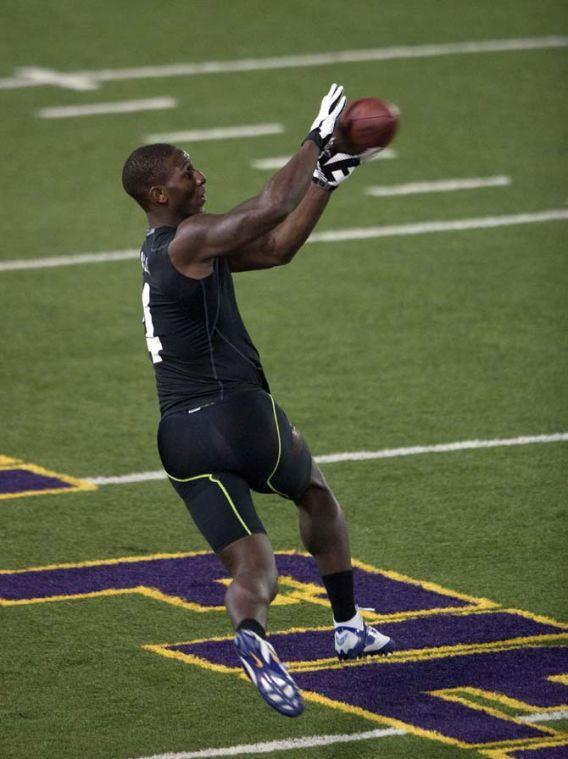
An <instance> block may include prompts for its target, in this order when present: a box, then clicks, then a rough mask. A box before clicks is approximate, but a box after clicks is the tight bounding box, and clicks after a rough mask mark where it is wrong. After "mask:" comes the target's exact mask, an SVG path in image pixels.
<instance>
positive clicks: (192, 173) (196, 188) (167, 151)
mask: <svg viewBox="0 0 568 759" xmlns="http://www.w3.org/2000/svg"><path fill="white" fill-rule="evenodd" d="M204 185H205V176H204V175H203V174H202V173H201V172H200V171H198V170H197V169H196V168H195V167H194V166H193V164H192V162H191V158H190V157H189V155H188V154H187V153H186V152H185V151H184V150H181V149H180V148H177V147H175V145H169V144H167V143H156V144H155V145H143V146H142V147H140V148H137V149H136V150H134V151H133V152H132V153H131V154H130V155H129V156H128V158H127V159H126V162H125V164H124V166H123V169H122V186H123V187H124V189H125V191H126V192H127V193H128V194H129V195H130V196H131V197H133V198H134V200H135V201H136V202H137V203H138V204H139V205H140V206H142V208H143V209H144V210H145V211H147V212H148V211H152V210H158V209H160V208H167V209H168V211H170V212H173V213H174V214H176V215H179V217H180V218H186V217H187V216H191V215H193V214H195V213H199V212H200V211H202V210H203V205H204V204H205V187H204Z"/></svg>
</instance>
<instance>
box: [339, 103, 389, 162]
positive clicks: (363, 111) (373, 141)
mask: <svg viewBox="0 0 568 759" xmlns="http://www.w3.org/2000/svg"><path fill="white" fill-rule="evenodd" d="M398 117H399V110H398V108H397V106H396V105H393V104H392V103H388V102H387V101H386V100H380V99H379V98H361V99H360V100H354V101H353V102H352V103H349V105H348V106H347V108H346V109H345V110H344V111H343V113H342V114H341V116H340V117H339V120H338V122H337V124H336V127H335V134H334V136H335V144H336V146H337V147H338V148H340V149H343V150H345V152H347V153H354V154H356V153H361V152H362V151H363V150H367V149H368V148H385V147H386V146H387V145H388V144H389V142H391V140H392V139H393V137H394V136H395V134H396V131H397V129H398Z"/></svg>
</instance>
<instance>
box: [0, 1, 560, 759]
mask: <svg viewBox="0 0 568 759" xmlns="http://www.w3.org/2000/svg"><path fill="white" fill-rule="evenodd" d="M0 14H1V18H0V35H1V37H0V43H1V50H2V53H1V55H0V77H3V78H7V77H12V76H13V75H14V74H15V71H16V69H17V68H18V67H20V66H39V67H43V68H52V69H56V70H57V71H60V72H73V71H81V70H99V69H103V68H105V69H107V68H130V67H135V66H143V65H162V64H167V63H176V62H200V61H210V60H233V59H240V58H262V57H269V56H284V55H292V54H303V53H306V54H309V53H316V52H327V51H336V50H352V49H369V48H375V47H385V46H395V45H396V46H399V45H400V46H404V45H424V44H441V43H447V42H460V41H467V40H488V39H503V38H522V37H539V36H548V35H562V34H566V33H567V29H568V16H567V14H566V11H565V4H564V3H562V2H555V1H553V0H541V2H539V3H535V2H532V0H515V1H514V2H513V0H496V1H494V2H489V1H488V0H487V1H486V0H482V1H480V2H476V3H470V2H466V1H465V0H457V1H455V0H436V2H432V3H428V4H425V3H423V2H418V0H403V1H401V0H384V1H382V2H381V3H377V2H371V1H370V0H369V1H367V0H360V2H358V3H356V4H354V5H353V6H351V7H349V8H346V6H345V3H339V2H338V1H337V0H329V1H328V2H323V0H314V1H313V2H311V3H309V4H306V3H304V2H299V0H287V1H286V2H284V3H276V2H268V3H266V2H263V3H260V2H256V0H233V1H232V2H230V3H226V2H220V0H219V1H218V0H213V1H212V2H204V1H201V0H198V1H196V2H190V3H188V2H180V1H179V0H170V2H168V3H166V4H155V3H150V2H147V0H137V2H133V1H132V0H128V1H127V2H124V3H121V4H120V5H119V6H117V5H116V4H115V3H111V2H110V0H103V1H102V2H92V1H91V0H85V2H78V3H77V2H70V1H69V0H59V1H58V2H54V1H52V0H48V1H47V2H46V1H44V2H39V1H33V0H18V1H17V2H16V0H6V2H4V3H3V6H2V10H1V11H0ZM566 61H567V58H566V52H565V50H563V49H550V50H532V51H516V52H499V53H489V54H472V55H460V56H444V57H433V58H415V59H413V58H406V59H402V60H391V61H382V62H369V61H365V62H361V63H342V64H335V65H326V66H315V67H312V68H283V69H276V70H273V71H271V70H263V71H251V72H246V73H223V74H215V75H210V76H209V75H203V76H194V77H161V78H155V79H154V78H153V79H125V80H119V81H112V82H105V83H103V84H101V86H100V88H99V89H97V90H93V91H83V92H80V91H73V90H69V89H64V88H58V87H52V86H40V87H30V88H22V89H1V88H0V105H1V107H2V111H3V114H4V116H3V119H2V120H1V122H0V139H1V140H2V145H3V148H4V153H5V157H4V159H3V161H2V163H1V165H0V175H1V177H2V180H3V182H2V184H3V189H4V192H3V200H2V204H1V207H0V216H1V217H2V219H1V220H2V233H3V246H2V250H1V251H0V261H5V260H12V259H16V260H19V259H35V258H44V257H50V256H61V255H67V254H74V253H86V252H102V251H110V250H126V249H136V248H137V246H138V245H139V244H140V242H141V240H142V237H143V234H144V228H145V221H144V218H143V215H142V213H141V212H140V211H139V210H138V209H136V207H135V206H134V204H133V203H132V202H131V200H130V199H129V198H127V197H126V196H125V195H124V194H123V191H122V188H121V186H120V171H121V167H122V163H123V161H124V159H125V158H126V156H127V155H128V153H129V152H130V151H131V150H132V149H133V148H134V147H136V146H137V145H139V144H140V143H141V142H143V140H144V139H145V138H146V136H147V135H149V134H152V133H160V132H169V131H177V130H184V129H194V128H195V129H201V128H208V127H211V126H231V125H234V124H256V123H272V122H277V123H282V124H283V125H284V128H285V131H284V132H283V133H282V134H278V135H274V136H264V137H259V138H256V139H243V140H226V141H222V142H221V141H216V142H202V143H198V144H197V143H196V144H195V146H191V145H186V144H184V145H183V147H185V148H188V149H190V151H191V153H192V156H193V158H194V161H195V163H196V165H197V166H198V167H199V168H201V169H202V170H203V171H204V172H205V173H206V175H207V180H208V186H209V197H210V201H209V204H210V206H209V207H208V210H211V211H214V212H219V211H224V210H227V209H228V208H230V207H231V206H232V205H234V204H236V203H238V202H240V201H241V200H243V199H244V198H246V197H249V196H251V195H254V194H255V193H257V192H258V190H259V189H260V187H261V186H262V184H263V182H264V181H266V179H267V178H268V177H269V176H270V173H269V172H262V171H259V170H257V169H255V168H253V167H252V165H251V161H253V160H254V159H258V158H266V157H272V156H283V155H287V154H291V153H292V152H293V151H294V150H295V149H296V147H297V145H298V144H299V142H300V141H301V139H302V138H303V137H304V136H305V132H306V129H307V128H308V126H309V124H310V123H311V120H312V119H313V116H314V114H315V112H316V109H317V106H318V104H319V100H320V98H321V96H322V95H323V94H324V92H326V91H327V89H328V87H329V83H330V82H331V81H340V82H342V83H344V84H345V86H346V91H347V93H348V95H349V97H350V98H353V99H354V98H357V97H362V96H370V95H376V96H382V97H385V98H388V99H390V100H392V101H394V102H396V103H397V104H398V105H399V106H400V107H401V111H402V119H401V131H400V134H399V135H398V137H397V139H396V140H395V142H394V143H393V148H394V149H395V151H396V154H397V157H396V158H395V159H393V160H380V161H377V162H373V163H371V164H369V165H368V166H366V167H364V168H363V169H361V170H359V171H357V172H356V173H355V175H354V177H353V178H352V179H350V180H349V183H348V184H347V185H346V186H345V187H344V188H343V187H342V188H341V189H340V190H339V191H338V192H337V193H335V195H334V197H333V198H332V201H331V203H330V206H329V209H328V211H327V212H326V214H325V215H324V217H323V219H322V222H321V224H320V225H319V227H318V229H321V230H334V229H344V228H351V227H365V226H376V225H382V224H388V225H390V224H393V225H396V224H405V223H411V222H424V221H432V220H452V219H464V218H478V217H480V218H481V217H487V216H503V215H509V214H520V213H533V212H538V211H543V210H548V209H565V207H566V201H567V198H568V187H567V184H566V142H567V140H566V137H567V133H566V124H567V123H568V112H567V106H566V99H565V98H564V97H563V96H562V93H563V88H564V87H565V81H566V75H567V73H568V71H567V63H566ZM158 96H171V97H175V98H177V100H178V101H179V106H178V107H177V108H176V109H174V110H171V111H161V112H160V111H156V112H151V111H149V112H143V113H135V114H122V115H107V116H93V117H88V118H87V117H85V118H75V119H72V118H69V119H61V120H44V119H40V118H37V116H36V112H37V111H38V110H39V109H40V108H44V107H49V106H61V105H73V104H82V103H96V102H113V101H119V100H134V99H141V98H152V97H158ZM494 175H506V176H509V177H510V178H511V185H510V186H508V187H499V188H490V189H480V190H473V191H463V192H455V193H432V194H424V195H409V196H402V197H392V198H381V199H379V198H373V197H370V196H369V195H366V194H365V192H364V191H365V189H366V188H368V187H370V186H372V185H377V184H385V185H389V184H399V183H408V182H417V181H430V180H432V181H433V180H438V179H447V178H462V177H463V178H465V177H486V176H494ZM566 247H567V246H566V222H565V221H555V222H551V223H543V224H529V225H525V226H520V225H518V226H508V227H502V228H497V229H485V230H471V231H467V232H464V231H461V232H440V233H435V234H420V235H415V236H400V237H387V238H378V239H370V240H360V241H353V242H348V243H346V242H335V243H319V242H318V243H315V242H314V243H311V244H309V245H306V246H305V248H304V249H303V250H302V251H301V252H300V253H299V255H298V258H297V259H296V261H295V262H294V263H293V264H292V265H291V266H289V267H285V268H280V269H274V270H270V271H263V272H253V273H246V274H240V275H238V276H236V277H235V281H236V288H237V294H238V297H239V303H240V306H241V310H242V313H243V316H244V318H245V322H246V323H247V325H248V327H249V331H250V333H251V335H252V336H253V339H254V340H255V342H256V344H257V345H258V347H259V349H260V351H261V354H262V357H263V362H264V365H265V368H266V371H267V374H268V377H269V380H270V383H271V387H272V391H273V393H274V395H275V397H276V398H277V399H278V400H279V402H280V403H281V404H282V406H283V407H284V408H285V409H286V411H287V413H288V415H289V417H290V418H291V419H292V420H293V421H294V423H295V424H296V425H297V426H298V427H299V428H300V429H301V430H302V432H303V433H304V435H305V436H306V438H307V440H308V441H309V443H310V446H311V449H312V452H313V453H314V454H330V453H338V452H349V451H361V450H367V451H369V450H370V451H377V450H382V449H387V448H399V447H407V446H417V445H418V446H420V445H425V446H428V445H433V444H437V443H451V442H455V441H463V440H475V439H481V440H487V439H495V438H516V437H518V436H524V435H545V434H551V433H557V432H566V431H567V430H568V404H567V394H566V373H567V369H568V366H567V361H566V355H567V352H566V349H567V345H566V334H567V324H566V308H565V300H566V286H567V284H568V283H567V280H568V267H567V265H566V253H565V251H566ZM139 288H140V267H139V263H138V262H137V261H136V260H130V261H122V262H111V263H93V264H86V265H81V266H68V267H59V268H44V269H31V270H27V271H0V315H1V324H2V328H1V332H0V334H1V347H0V351H1V358H0V408H1V412H0V413H1V418H0V456H1V455H4V456H9V457H15V458H18V459H21V460H23V461H25V462H28V463H32V464H36V465H39V466H42V467H45V468H47V469H50V470H55V471H57V472H62V473H65V474H67V475H71V476H75V477H94V476H107V475H122V474H128V473H132V472H141V471H152V470H157V469H159V467H160V462H159V459H158V455H157V451H156V447H155V429H156V423H157V420H158V409H157V403H156V399H155V389H154V380H153V376H152V369H151V365H150V363H149V361H148V358H147V356H146V352H145V343H144V338H143V331H142V327H141V324H140V320H141V304H140V293H139ZM565 450H566V443H563V442H557V443H549V444H542V445H537V444H534V445H525V446H517V447H502V448H495V449H488V450H470V451H454V452H447V453H436V454H424V455H419V456H411V457H398V458H392V459H375V460H370V461H349V462H343V463H336V464H326V465H324V467H323V468H324V471H325V475H326V477H327V478H328V480H329V482H330V484H331V485H332V487H333V489H334V490H335V492H336V493H337V495H338V497H339V499H340V501H341V502H342V504H343V506H344V509H345V511H346V514H347V517H348V520H349V523H350V531H351V542H352V549H353V555H354V556H355V557H357V558H358V559H360V560H362V561H364V562H367V563H369V564H372V565H374V566H376V567H380V568H383V569H390V570H395V571H397V572H399V573H402V574H405V575H408V576H410V577H414V578H418V579H420V580H423V581H431V582H436V583H438V584H440V585H442V586H444V587H447V588H450V589H452V590H455V591H459V592H461V593H464V594H469V595H474V596H481V597H485V598H488V599H491V600H492V601H494V602H496V603H497V604H499V605H501V606H503V607H504V608H517V609H524V610H527V611H530V612H532V613H534V614H540V615H546V616H549V617H552V618H554V619H557V620H561V619H566V617H567V613H568V609H567V604H566V593H565V585H566V558H565V556H566V550H565V546H566V519H565V514H566V477H565V472H566V454H565ZM255 502H256V503H257V505H258V508H259V511H260V512H261V515H262V517H263V520H264V522H265V524H266V527H267V529H268V532H269V534H270V536H271V538H272V540H273V543H274V546H275V548H277V549H279V550H289V549H298V550H300V549H301V544H300V540H299V537H298V533H297V527H296V514H295V508H294V506H292V505H291V504H289V503H286V502H284V501H281V500H279V499H278V498H275V497H266V496H259V497H257V498H255ZM0 544H1V554H0V569H3V570H12V569H21V568H25V567H32V566H44V565H48V564H60V563H65V562H82V561H99V560H103V559H113V558H118V557H127V556H144V555H149V554H157V553H175V552H187V551H197V550H205V549H206V544H205V542H204V540H203V539H202V538H201V537H200V536H199V534H198V533H197V531H196V529H195V528H194V526H193V525H192V523H191V522H190V520H189V519H188V517H187V514H186V512H185V509H184V507H183V504H182V503H181V501H179V500H178V499H177V496H176V495H175V493H174V491H173V490H172V489H171V488H170V487H169V485H168V484H167V483H165V482H143V483H139V484H128V485H106V486H101V487H100V488H99V489H98V490H96V491H92V492H73V493H61V494H57V495H43V496H35V497H25V498H17V499H8V500H0ZM364 601H365V599H361V603H362V604H364ZM328 623H329V614H328V612H327V610H326V609H322V607H321V606H317V605H314V604H309V603H303V604H299V605H296V606H292V607H288V606H282V607H274V609H273V610H272V616H271V625H272V628H273V629H286V628H289V627H292V626H294V625H304V626H316V625H324V624H328ZM229 630H230V627H229V623H228V620H227V619H226V618H225V615H224V614H222V613H212V614H210V615H198V614H194V613H191V612H189V611H188V610H186V609H181V608H177V607H175V606H171V605H168V604H165V603H161V602H159V601H155V600H151V599H149V598H142V597H139V596H135V595H128V596H118V597H109V598H96V599H95V598H93V599H84V600H64V601H58V602H53V603H40V604H33V605H26V604H24V605H20V606H0V679H1V682H2V684H1V686H0V687H1V690H2V697H1V699H0V721H1V725H2V729H1V730H0V754H1V755H2V757H7V758H10V759H23V758H24V757H26V758H27V757H34V759H36V758H37V759H75V758H76V757H81V758H84V759H98V758H99V757H105V759H106V758H107V757H108V758H109V759H110V758H112V759H115V758H116V759H128V758H129V757H131V758H133V757H142V756H151V755H153V754H162V753H165V752H176V751H180V752H181V751H197V750H200V749H204V750H205V749H211V748H215V747H224V746H232V745H239V744H244V743H256V742H262V741H272V740H286V739H289V738H294V737H302V736H309V735H322V734H329V733H357V732H362V731H365V730H371V729H374V728H376V727H381V726H385V727H386V726H387V725H386V724H385V725H380V724H379V723H377V722H371V721H369V720H367V719H364V718H363V717H361V716H359V715H357V714H349V713H345V712H341V711H337V710H333V709H331V708H328V707H326V706H324V705H321V704H315V703H309V706H308V710H307V712H306V714H305V715H304V716H303V717H302V718H301V719H299V720H284V719H282V718H281V717H279V716H278V715H277V714H275V713H272V712H271V711H269V710H268V709H267V708H265V707H264V705H263V704H261V703H260V701H259V699H258V696H257V694H256V693H255V691H254V690H253V689H252V687H250V686H249V685H248V684H247V683H245V682H244V681H243V680H241V679H239V678H235V677H229V676H227V675H223V674H219V673H211V672H207V671H204V670H201V669H200V668H198V667H194V666H189V665H187V664H185V663H182V662H180V661H175V660H170V659H166V658H164V657H161V656H158V655H156V654H155V653H151V652H148V651H146V650H144V649H143V648H142V646H143V645H144V644H147V643H165V642H173V641H180V640H191V639H193V638H200V637H206V636H210V635H211V636H213V635H224V634H228V633H229ZM548 724H549V725H550V724H552V723H548ZM562 725H564V726H565V723H561V722H558V723H555V726H556V727H557V728H558V729H560V728H561V727H562ZM304 753H305V756H307V757H317V759H328V758H329V759H331V758H332V757H333V758H335V757H338V756H345V755H348V756H350V755H355V754H356V755H357V756H360V757H376V756H380V757H388V758H389V759H390V758H391V757H392V758H395V757H396V758H398V757H400V759H407V757H421V758H422V757H424V759H437V758H438V757H439V758H440V759H444V758H445V757H448V759H449V758H450V757H454V756H455V757H458V756H467V755H468V753H469V755H472V753H475V752H472V751H469V752H468V751H467V750H465V749H460V748H458V747H455V746H451V745H446V744H444V743H442V742H439V741H433V740H429V739H427V738H424V737H418V736H416V735H405V736H392V737H388V738H383V739H380V740H369V741H361V742H358V743H352V744H345V745H344V746H339V745H331V746H328V747H318V748H311V749H305V750H303V751H301V752H295V753H294V755H300V754H301V755H304ZM282 755H285V754H281V753H274V756H282ZM290 755H291V756H292V754H290ZM478 755H479V754H478Z"/></svg>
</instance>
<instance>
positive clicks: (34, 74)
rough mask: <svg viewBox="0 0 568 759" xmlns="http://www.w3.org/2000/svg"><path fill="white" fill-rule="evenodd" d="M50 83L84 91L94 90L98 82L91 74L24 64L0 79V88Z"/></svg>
mask: <svg viewBox="0 0 568 759" xmlns="http://www.w3.org/2000/svg"><path fill="white" fill-rule="evenodd" d="M46 84H48V85H52V86H53V87H61V88H63V89H65V90H77V91H78V92H85V91H88V90H96V89H98V87H99V84H98V82H97V81H96V80H95V79H93V77H91V76H84V75H82V74H74V73H72V72H68V73H64V72H62V71H53V69H44V68H39V67H38V66H26V67H24V68H19V69H16V76H15V77H13V78H11V79H0V89H14V88H19V87H37V86H39V85H46Z"/></svg>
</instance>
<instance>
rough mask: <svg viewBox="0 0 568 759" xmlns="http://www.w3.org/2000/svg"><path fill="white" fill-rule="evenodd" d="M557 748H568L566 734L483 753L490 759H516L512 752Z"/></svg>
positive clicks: (536, 739)
mask: <svg viewBox="0 0 568 759" xmlns="http://www.w3.org/2000/svg"><path fill="white" fill-rule="evenodd" d="M555 746H568V737H567V736H566V734H564V735H561V736H559V737H558V738H548V739H546V740H542V739H541V738H529V739H528V740H527V741H523V742H519V743H517V744H516V745H511V744H509V745H508V746H505V747H504V748H497V749H494V748H491V749H488V750H486V751H483V750H482V751H481V753H482V754H483V756H487V757H489V758H490V759H514V757H513V754H511V753H509V752H511V751H522V750H525V749H528V750H531V749H535V750H536V749H539V748H554V747H555Z"/></svg>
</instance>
